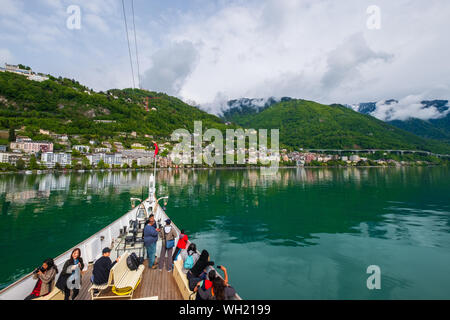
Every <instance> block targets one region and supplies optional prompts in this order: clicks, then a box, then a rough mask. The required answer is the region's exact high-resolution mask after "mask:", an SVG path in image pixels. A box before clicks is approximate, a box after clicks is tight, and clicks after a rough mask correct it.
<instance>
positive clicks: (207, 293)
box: [193, 270, 217, 300]
mask: <svg viewBox="0 0 450 320" xmlns="http://www.w3.org/2000/svg"><path fill="white" fill-rule="evenodd" d="M216 277H217V274H216V271H214V270H209V271H208V273H206V272H205V273H203V274H202V275H201V276H200V278H202V279H203V280H202V281H199V282H198V283H197V285H196V287H195V288H194V290H193V291H194V292H197V295H196V298H195V300H212V297H213V293H212V287H213V281H214V279H215V278H216Z"/></svg>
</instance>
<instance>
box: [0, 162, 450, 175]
mask: <svg viewBox="0 0 450 320" xmlns="http://www.w3.org/2000/svg"><path fill="white" fill-rule="evenodd" d="M443 166H445V165H442V164H427V165H400V166H280V167H278V168H277V170H279V169H352V168H366V169H367V168H380V169H386V168H429V167H443ZM261 168H264V167H200V168H157V169H156V170H157V171H170V170H197V171H199V170H255V169H261ZM30 171H31V173H29V172H30ZM38 171H40V172H39V173H38ZM139 171H154V168H144V169H89V170H74V169H67V170H51V169H50V170H48V169H47V170H21V171H1V172H0V175H8V174H18V175H26V176H27V175H41V174H42V175H44V174H56V173H59V174H73V173H109V172H139Z"/></svg>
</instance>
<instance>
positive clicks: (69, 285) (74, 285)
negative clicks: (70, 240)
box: [56, 248, 84, 300]
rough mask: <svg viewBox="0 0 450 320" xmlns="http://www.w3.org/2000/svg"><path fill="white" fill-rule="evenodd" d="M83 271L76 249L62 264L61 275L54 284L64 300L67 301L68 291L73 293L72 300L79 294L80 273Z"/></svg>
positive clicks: (78, 251) (78, 252)
mask: <svg viewBox="0 0 450 320" xmlns="http://www.w3.org/2000/svg"><path fill="white" fill-rule="evenodd" d="M83 269H84V262H83V258H81V250H80V249H79V248H76V249H74V250H73V251H72V254H71V255H70V258H69V260H67V261H66V263H64V267H63V269H62V271H61V275H60V276H59V279H58V281H57V283H56V287H57V288H58V289H60V290H62V291H63V292H64V300H69V297H70V290H72V291H73V294H72V300H75V298H76V297H77V296H78V294H79V293H80V289H81V271H82V270H83Z"/></svg>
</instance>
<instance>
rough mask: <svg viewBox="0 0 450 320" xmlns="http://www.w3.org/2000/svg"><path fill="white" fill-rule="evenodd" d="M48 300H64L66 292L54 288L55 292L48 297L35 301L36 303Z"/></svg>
mask: <svg viewBox="0 0 450 320" xmlns="http://www.w3.org/2000/svg"><path fill="white" fill-rule="evenodd" d="M48 300H64V292H62V291H61V290H59V289H58V288H57V287H54V288H53V290H52V291H51V292H50V293H49V294H48V295H46V296H43V297H39V298H36V299H34V301H48Z"/></svg>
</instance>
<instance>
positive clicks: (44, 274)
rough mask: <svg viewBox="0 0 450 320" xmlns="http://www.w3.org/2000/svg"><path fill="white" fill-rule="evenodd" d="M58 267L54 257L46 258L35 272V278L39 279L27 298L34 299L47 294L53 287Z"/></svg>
mask: <svg viewBox="0 0 450 320" xmlns="http://www.w3.org/2000/svg"><path fill="white" fill-rule="evenodd" d="M57 273H58V268H57V267H56V266H55V262H54V261H53V259H51V258H49V259H46V260H45V261H44V262H43V263H42V266H41V267H40V268H38V269H36V270H35V271H34V272H33V279H37V282H36V285H35V286H34V289H33V291H32V292H31V294H30V295H29V296H28V297H26V298H25V300H33V299H36V298H39V297H43V296H46V295H47V294H49V293H50V291H52V289H53V284H54V282H55V278H56V274H57Z"/></svg>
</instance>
